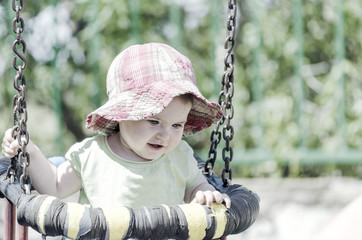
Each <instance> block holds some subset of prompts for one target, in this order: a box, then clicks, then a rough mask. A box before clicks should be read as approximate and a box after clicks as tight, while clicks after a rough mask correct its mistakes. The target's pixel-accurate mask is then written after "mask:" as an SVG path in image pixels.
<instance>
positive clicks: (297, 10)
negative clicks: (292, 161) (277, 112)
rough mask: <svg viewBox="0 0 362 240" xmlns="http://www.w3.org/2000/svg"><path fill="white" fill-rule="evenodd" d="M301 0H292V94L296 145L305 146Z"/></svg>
mask: <svg viewBox="0 0 362 240" xmlns="http://www.w3.org/2000/svg"><path fill="white" fill-rule="evenodd" d="M302 13H303V2H302V0H294V1H293V34H294V39H295V41H296V43H297V50H296V52H295V61H294V81H295V82H294V89H293V91H294V94H295V114H296V118H297V122H298V126H299V139H298V144H297V146H298V147H299V148H300V147H302V148H304V147H305V146H306V135H307V134H306V130H307V129H306V126H305V115H304V81H303V77H302V72H301V70H302V67H303V58H304V46H303V44H304V34H303V14H302Z"/></svg>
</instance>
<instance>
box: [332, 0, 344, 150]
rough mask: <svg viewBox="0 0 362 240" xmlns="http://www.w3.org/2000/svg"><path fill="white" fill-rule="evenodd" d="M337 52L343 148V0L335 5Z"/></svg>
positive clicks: (339, 125) (340, 129)
mask: <svg viewBox="0 0 362 240" xmlns="http://www.w3.org/2000/svg"><path fill="white" fill-rule="evenodd" d="M335 14H336V15H335V16H336V18H335V24H334V25H335V34H334V42H335V45H334V47H335V54H336V67H337V71H336V72H337V78H338V79H337V81H338V84H339V88H338V90H337V97H338V116H337V118H338V119H337V131H338V133H337V134H338V135H339V137H340V139H341V142H340V144H341V146H342V148H346V147H347V136H346V131H347V130H346V93H345V84H346V83H345V78H344V59H345V41H344V38H345V32H344V14H343V0H336V6H335Z"/></svg>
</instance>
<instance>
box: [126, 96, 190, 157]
mask: <svg viewBox="0 0 362 240" xmlns="http://www.w3.org/2000/svg"><path fill="white" fill-rule="evenodd" d="M191 107H192V103H191V101H188V100H185V99H184V98H182V97H175V98H174V99H173V100H172V101H171V102H170V104H169V105H168V106H167V107H166V108H165V109H164V110H163V111H162V112H161V113H159V114H157V115H155V116H153V117H151V118H148V119H144V120H140V121H123V122H120V123H119V128H120V140H121V144H122V147H123V148H124V149H125V150H126V151H128V155H130V156H129V159H130V160H135V161H151V160H155V159H157V158H159V157H161V156H162V155H163V154H165V153H167V152H170V151H172V150H173V149H174V148H175V147H176V146H177V145H178V144H179V143H180V141H181V138H182V135H183V131H184V126H185V123H186V121H187V116H188V114H189V112H190V110H191Z"/></svg>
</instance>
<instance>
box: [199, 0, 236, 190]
mask: <svg viewBox="0 0 362 240" xmlns="http://www.w3.org/2000/svg"><path fill="white" fill-rule="evenodd" d="M236 10H237V6H236V2H235V0H228V19H227V23H226V39H225V44H224V48H225V49H227V53H226V55H225V58H224V74H223V77H222V87H221V91H220V94H219V99H218V103H219V104H220V106H221V108H222V111H223V116H222V118H221V119H220V120H219V121H218V122H217V124H216V128H215V129H214V130H213V131H212V133H211V137H210V140H211V146H210V150H209V154H208V160H207V161H206V163H205V169H204V171H205V172H206V173H208V174H209V175H211V174H212V169H213V167H214V164H215V160H216V154H217V150H216V148H217V145H218V144H219V143H220V140H221V136H222V137H223V139H224V140H225V147H224V148H223V150H222V158H223V160H224V163H225V167H224V169H223V170H222V181H223V186H224V187H227V186H229V185H230V184H231V180H232V170H231V168H230V162H231V161H232V159H233V149H232V147H231V145H230V142H231V140H232V139H233V137H234V128H233V127H232V125H231V124H230V120H231V119H232V118H233V117H234V107H233V105H232V97H233V96H234V54H233V52H232V51H233V49H234V46H235V30H236V25H235V20H236V13H237V11H236ZM225 122H226V124H225V126H223V130H222V133H221V130H220V127H221V125H223V124H224V123H225ZM210 164H211V166H210ZM226 175H228V176H226Z"/></svg>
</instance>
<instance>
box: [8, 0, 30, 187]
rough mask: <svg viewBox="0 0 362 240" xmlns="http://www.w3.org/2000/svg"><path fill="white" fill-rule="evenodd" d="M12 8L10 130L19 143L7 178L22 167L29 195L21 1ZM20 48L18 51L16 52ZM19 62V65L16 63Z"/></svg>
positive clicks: (14, 174) (23, 185)
mask: <svg viewBox="0 0 362 240" xmlns="http://www.w3.org/2000/svg"><path fill="white" fill-rule="evenodd" d="M12 8H13V10H14V12H15V18H14V19H13V22H12V25H13V31H14V33H15V34H16V40H15V41H14V42H13V51H14V53H15V55H16V56H14V59H13V67H14V69H15V70H16V76H15V78H14V88H15V90H16V91H17V93H16V94H15V96H14V98H13V108H14V115H13V117H14V127H13V129H12V137H13V138H14V139H16V140H17V141H18V142H19V145H20V150H19V151H18V155H17V156H15V157H13V158H12V159H11V165H10V167H9V169H8V177H10V180H11V181H12V182H13V181H14V180H15V177H16V173H17V171H18V169H17V166H16V163H17V162H19V164H20V165H21V166H22V167H23V172H22V174H21V177H20V185H21V187H22V189H23V190H24V192H25V193H30V185H31V182H30V177H29V176H28V174H27V167H28V166H29V164H30V156H29V154H28V152H27V151H26V146H27V144H28V142H29V133H28V130H27V126H26V122H27V120H28V112H27V109H26V95H25V92H26V91H25V90H26V79H25V76H24V75H23V71H24V70H25V68H26V59H25V56H24V54H25V50H26V43H25V41H24V40H23V39H22V38H21V34H22V33H23V32H24V26H25V24H24V19H23V18H22V17H20V12H21V11H22V10H23V9H24V1H23V0H12ZM18 48H20V51H19V50H18ZM18 62H20V63H18Z"/></svg>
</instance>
